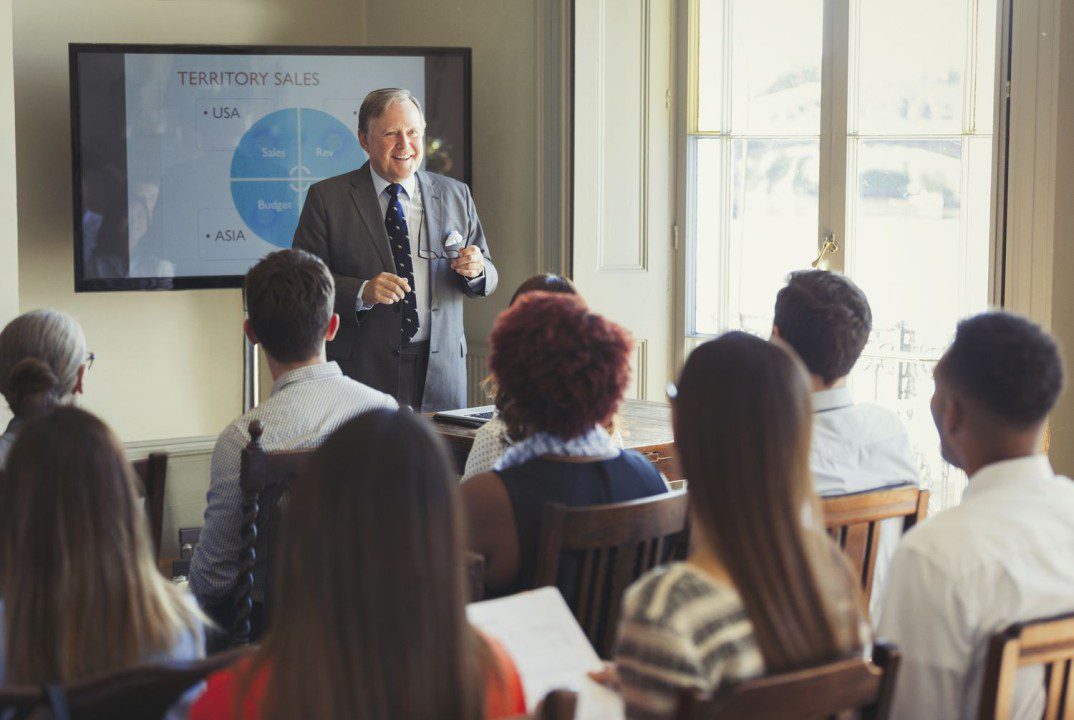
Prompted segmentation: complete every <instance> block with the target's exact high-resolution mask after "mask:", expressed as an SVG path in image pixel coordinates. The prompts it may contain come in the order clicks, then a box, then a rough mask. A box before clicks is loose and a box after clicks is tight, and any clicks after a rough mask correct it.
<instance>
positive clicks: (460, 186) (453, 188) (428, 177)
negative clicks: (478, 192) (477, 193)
mask: <svg viewBox="0 0 1074 720" xmlns="http://www.w3.org/2000/svg"><path fill="white" fill-rule="evenodd" d="M418 179H419V180H421V182H422V184H424V185H428V186H429V187H432V188H435V189H436V190H438V191H439V192H441V193H446V194H447V195H448V196H449V197H460V198H465V197H466V196H468V195H469V194H470V186H469V185H467V184H466V183H464V182H462V181H461V180H456V179H455V178H453V177H448V176H447V175H441V174H440V173H434V172H429V171H428V170H419V171H418Z"/></svg>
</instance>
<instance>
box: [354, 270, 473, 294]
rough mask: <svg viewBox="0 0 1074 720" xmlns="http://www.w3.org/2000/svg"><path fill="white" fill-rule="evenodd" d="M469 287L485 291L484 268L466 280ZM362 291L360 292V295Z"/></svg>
mask: <svg viewBox="0 0 1074 720" xmlns="http://www.w3.org/2000/svg"><path fill="white" fill-rule="evenodd" d="M466 285H467V287H469V288H470V290H472V291H473V292H475V293H483V292H485V271H484V270H482V271H481V274H480V275H478V276H477V277H475V278H472V279H470V280H467V281H466ZM360 294H361V293H359V295H360Z"/></svg>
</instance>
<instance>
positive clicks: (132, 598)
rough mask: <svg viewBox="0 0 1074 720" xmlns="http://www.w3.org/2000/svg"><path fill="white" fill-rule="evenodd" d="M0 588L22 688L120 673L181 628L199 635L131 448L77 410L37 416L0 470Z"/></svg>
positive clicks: (7, 649)
mask: <svg viewBox="0 0 1074 720" xmlns="http://www.w3.org/2000/svg"><path fill="white" fill-rule="evenodd" d="M105 548H107V552H108V561H107V562H100V559H101V555H100V553H101V552H102V550H103V549H105ZM0 595H2V596H3V598H4V613H3V634H4V647H3V650H2V651H3V653H4V673H5V677H4V680H5V681H6V682H7V683H10V684H13V685H43V684H46V683H70V682H74V681H76V680H80V679H82V678H85V677H88V676H90V675H94V674H97V673H104V672H109V671H112V670H120V669H122V668H125V667H130V666H132V665H137V664H140V663H142V662H143V661H144V660H145V658H146V657H150V656H157V657H159V656H161V655H162V654H167V653H169V652H170V651H171V650H172V648H174V647H175V645H176V643H177V642H178V640H179V637H180V634H181V633H184V632H185V633H190V634H191V635H193V634H195V633H196V634H197V636H198V637H199V638H200V635H201V626H200V624H199V623H198V620H197V615H196V612H195V611H193V610H192V609H191V607H190V606H189V605H188V604H187V603H186V602H185V601H184V600H183V598H182V596H181V594H180V592H179V590H178V588H176V586H174V585H172V584H171V583H170V582H168V581H167V580H166V579H165V578H164V577H163V576H162V575H161V574H160V571H159V570H158V569H157V565H156V562H155V559H154V557H153V546H152V543H151V542H150V539H149V528H148V523H147V522H146V516H145V512H144V510H143V509H142V503H141V501H140V500H139V498H138V491H137V480H136V479H135V476H134V471H133V469H132V468H131V466H130V463H128V462H127V459H126V457H125V456H124V452H123V448H122V447H121V446H120V444H119V441H118V440H117V439H116V437H115V435H113V434H112V431H111V430H109V429H108V427H107V426H106V425H105V424H104V423H103V422H101V421H100V420H99V419H98V418H96V417H94V416H93V415H91V414H90V413H88V412H86V411H85V410H79V409H78V408H74V407H60V408H56V409H53V410H51V411H49V412H47V413H45V414H43V415H41V416H39V417H37V418H35V419H32V420H30V421H28V422H27V423H26V424H25V425H24V426H23V427H22V429H21V430H20V431H19V435H18V439H17V440H16V441H15V445H14V447H12V449H11V455H10V456H9V458H8V462H7V468H6V471H5V472H3V473H0Z"/></svg>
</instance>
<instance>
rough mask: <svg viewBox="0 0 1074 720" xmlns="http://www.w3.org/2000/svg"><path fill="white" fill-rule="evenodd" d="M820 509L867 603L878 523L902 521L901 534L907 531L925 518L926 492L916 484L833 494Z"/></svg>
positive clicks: (829, 531)
mask: <svg viewBox="0 0 1074 720" xmlns="http://www.w3.org/2000/svg"><path fill="white" fill-rule="evenodd" d="M821 508H822V510H823V512H824V525H825V527H827V528H828V533H829V534H830V535H831V536H832V538H833V539H835V541H836V542H838V543H839V547H841V548H842V549H843V552H844V553H846V555H847V557H848V558H849V559H850V563H851V565H853V566H854V570H855V571H856V572H857V574H858V579H859V580H860V581H861V588H862V591H863V592H864V594H865V602H866V603H868V602H869V599H870V596H871V595H872V592H873V571H874V570H875V568H876V552H877V547H878V542H879V539H880V523H881V522H883V521H884V520H888V519H890V518H902V519H903V525H902V528H903V532H906V531H907V530H909V529H910V528H912V527H913V526H914V525H916V524H917V523H919V522H921V521H922V520H924V519H925V515H926V513H928V508H929V491H928V490H922V489H920V488H919V487H917V486H916V485H900V486H898V487H893V488H885V489H883V490H871V491H869V492H861V493H853V494H851V495H833V496H831V497H824V498H821Z"/></svg>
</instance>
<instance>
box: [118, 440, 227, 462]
mask: <svg viewBox="0 0 1074 720" xmlns="http://www.w3.org/2000/svg"><path fill="white" fill-rule="evenodd" d="M123 446H124V448H125V449H126V451H127V457H128V458H130V459H131V460H138V459H140V458H144V457H146V456H147V455H149V453H154V452H166V453H168V456H169V457H189V456H191V455H207V454H212V452H213V448H214V447H215V446H216V435H204V436H201V437H184V438H165V439H161V440H138V441H135V442H127V443H123Z"/></svg>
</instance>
